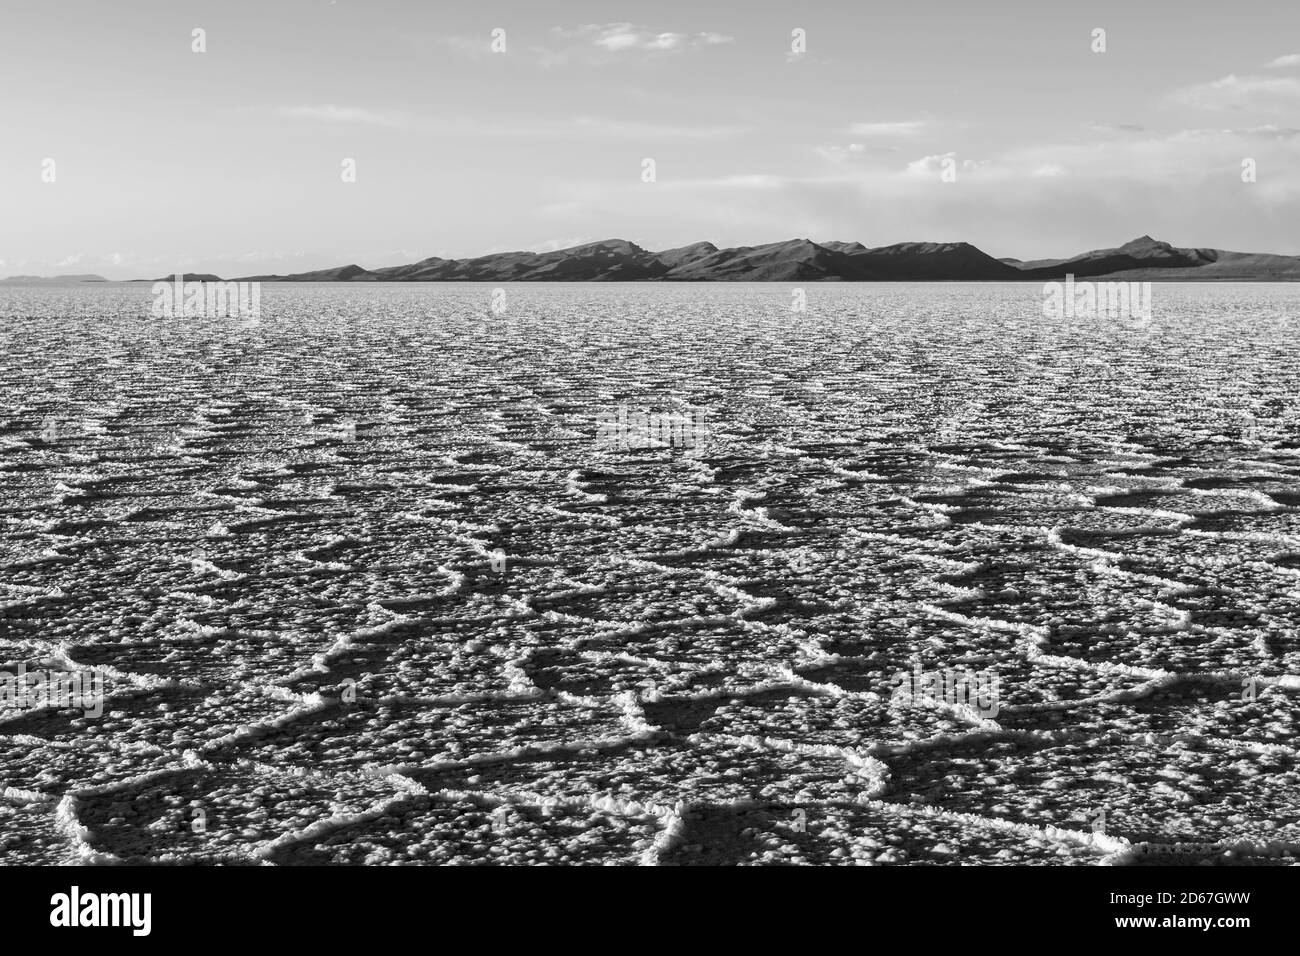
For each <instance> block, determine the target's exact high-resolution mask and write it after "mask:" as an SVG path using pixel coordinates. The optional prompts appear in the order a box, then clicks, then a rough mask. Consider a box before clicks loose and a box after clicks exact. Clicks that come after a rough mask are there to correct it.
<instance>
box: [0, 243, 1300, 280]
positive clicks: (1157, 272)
mask: <svg viewBox="0 0 1300 956" xmlns="http://www.w3.org/2000/svg"><path fill="white" fill-rule="evenodd" d="M1066 275H1073V276H1074V277H1075V278H1076V279H1101V280H1118V279H1124V280H1133V281H1145V280H1156V281H1159V280H1170V281H1219V282H1253V281H1273V282H1290V281H1300V256H1280V255H1272V254H1269V253H1248V252H1228V251H1226V250H1223V249H1183V248H1179V247H1177V246H1172V245H1170V244H1169V243H1167V242H1159V241H1157V240H1155V239H1152V238H1151V237H1150V236H1142V237H1140V238H1138V239H1134V240H1133V241H1132V242H1128V243H1125V244H1124V245H1122V246H1118V247H1116V248H1114V249H1094V250H1093V251H1091V252H1084V253H1081V254H1080V255H1077V256H1072V257H1070V258H1068V259H1034V260H1029V261H1024V260H1020V259H995V258H993V257H992V256H990V255H988V254H987V253H984V252H982V251H980V250H979V249H977V248H975V247H974V246H972V245H971V244H970V243H967V242H900V243H897V244H895V245H892V246H879V247H877V248H874V249H871V248H867V247H866V246H864V245H863V244H862V243H860V242H821V243H817V242H813V241H811V240H809V239H790V240H788V241H786V242H772V243H768V244H766V245H761V246H738V247H736V248H734V249H719V248H718V247H717V246H715V245H714V244H713V243H711V242H696V243H692V244H691V245H688V246H681V247H679V248H676V249H666V250H664V251H662V252H650V251H648V250H646V249H643V248H641V247H640V246H638V245H636V244H635V243H632V242H628V241H627V240H626V239H607V240H605V241H604V242H592V243H587V244H585V245H580V246H574V247H572V248H570V249H559V250H557V251H554V252H501V253H495V254H493V255H487V256H478V257H476V258H472V259H439V258H436V257H435V258H430V259H421V260H420V261H419V262H413V263H411V264H410V265H400V266H386V267H383V268H379V269H365V268H362V267H361V266H359V265H347V266H339V267H337V268H334V269H321V270H318V271H315V272H301V273H297V274H294V275H256V276H242V277H240V278H239V279H237V280H232V281H240V282H640V281H665V282H718V281H746V282H818V281H845V282H895V281H921V282H925V281H943V280H961V281H1003V282H1007V281H1011V282H1014V281H1017V280H1024V281H1043V280H1050V279H1062V278H1064V277H1065V276H1066ZM171 278H172V277H170V276H165V277H163V280H162V281H170V280H171ZM74 280H76V281H103V280H101V279H100V278H99V277H98V276H60V277H58V278H55V279H41V278H38V277H36V276H16V277H14V278H12V279H3V280H0V282H5V283H24V284H26V283H51V282H69V281H74ZM184 280H185V281H197V280H206V281H221V280H219V279H218V277H217V276H215V275H210V274H206V273H205V274H191V273H187V274H186V275H185V276H184ZM140 281H157V280H140Z"/></svg>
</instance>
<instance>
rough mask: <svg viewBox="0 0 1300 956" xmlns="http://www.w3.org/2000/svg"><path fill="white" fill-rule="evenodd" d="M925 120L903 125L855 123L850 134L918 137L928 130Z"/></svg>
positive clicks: (909, 121) (850, 128)
mask: <svg viewBox="0 0 1300 956" xmlns="http://www.w3.org/2000/svg"><path fill="white" fill-rule="evenodd" d="M926 125H927V124H926V122H925V121H924V120H905V121H903V122H901V123H854V124H852V125H851V126H849V129H848V131H849V133H851V134H852V135H854V136H916V135H917V134H919V133H921V132H922V131H924V130H925V128H926Z"/></svg>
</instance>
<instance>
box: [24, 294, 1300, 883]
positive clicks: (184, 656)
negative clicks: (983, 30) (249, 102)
mask: <svg viewBox="0 0 1300 956" xmlns="http://www.w3.org/2000/svg"><path fill="white" fill-rule="evenodd" d="M145 291H147V290H145V289H144V288H143V287H139V288H136V289H129V288H125V289H124V288H115V287H108V286H106V287H99V288H90V289H80V290H77V291H76V292H75V293H74V294H71V295H69V293H67V292H66V291H60V292H58V293H54V292H51V291H49V290H17V289H14V290H6V292H5V293H4V298H3V299H2V300H0V346H2V347H3V351H0V355H2V356H3V358H2V359H0V369H2V370H3V373H4V374H3V375H2V376H0V383H2V384H0V388H3V390H4V397H5V399H6V401H5V402H4V403H3V405H0V407H2V408H3V409H4V412H3V413H2V414H0V522H2V524H0V661H2V662H3V663H4V664H6V665H7V666H10V667H12V666H13V665H16V664H17V663H18V662H25V663H26V664H27V666H28V667H29V668H31V667H34V666H44V667H50V668H53V669H65V670H76V669H81V668H85V667H90V666H104V667H107V668H109V675H110V677H109V679H108V680H109V683H108V686H109V690H110V697H109V700H108V701H106V706H105V713H104V715H103V716H102V717H99V718H88V717H86V716H85V715H83V714H82V713H81V712H80V711H77V710H74V711H55V710H45V711H36V712H30V711H29V712H20V711H17V710H16V709H14V708H12V707H8V708H3V707H0V768H3V770H2V772H0V861H2V862H6V863H23V862H44V863H51V862H61V861H65V860H79V861H83V862H97V863H107V862H112V861H114V860H126V861H130V862H155V863H187V862H188V863H226V864H231V863H248V864H263V863H272V864H279V865H294V864H304V863H332V864H362V863H371V864H379V863H385V864H386V863H392V864H427V863H583V864H588V863H590V864H638V863H639V864H645V863H651V864H654V863H660V864H666V865H699V864H711V863H712V864H717V863H724V864H794V863H830V864H861V865H872V864H876V865H906V864H951V863H1004V862H1022V863H1035V864H1085V865H1086V864H1095V863H1112V864H1127V865H1146V864H1153V863H1155V864H1159V863H1163V862H1185V861H1190V862H1206V863H1219V864H1224V863H1227V864H1265V863H1279V862H1281V863H1285V862H1290V861H1291V860H1292V859H1293V857H1294V855H1295V852H1296V849H1297V847H1300V834H1297V832H1296V826H1297V823H1296V821H1297V820H1300V807H1297V806H1296V804H1295V797H1294V794H1295V793H1296V792H1300V791H1297V788H1296V783H1297V780H1296V774H1297V767H1296V750H1295V745H1294V741H1295V733H1294V731H1295V722H1296V720H1297V719H1300V709H1298V708H1297V699H1296V694H1297V693H1298V692H1300V626H1298V625H1297V622H1296V613H1297V607H1300V602H1298V601H1297V597H1300V558H1297V557H1296V556H1297V555H1300V507H1297V506H1298V505H1300V481H1298V480H1297V475H1298V474H1300V472H1298V470H1297V462H1296V445H1297V436H1300V427H1298V426H1300V416H1297V415H1296V414H1295V396H1296V394H1297V393H1296V386H1297V374H1298V373H1297V363H1296V361H1295V358H1296V356H1295V350H1296V347H1295V344H1294V343H1295V336H1294V332H1293V327H1292V325H1291V315H1292V314H1293V313H1294V307H1295V305H1296V304H1297V303H1296V298H1297V295H1300V293H1297V292H1296V291H1295V290H1294V289H1293V288H1291V287H1280V286H1279V287H1273V286H1263V285H1257V286H1250V287H1235V288H1229V287H1219V288H1216V289H1208V288H1201V289H1189V288H1182V287H1176V286H1164V287H1162V294H1163V296H1164V297H1165V302H1164V303H1163V304H1162V308H1161V312H1162V315H1163V316H1164V322H1163V323H1162V322H1156V323H1153V324H1152V326H1150V327H1146V328H1134V327H1126V326H1124V325H1122V324H1115V323H1104V322H1103V323H1078V324H1074V325H1065V324H1063V323H1053V322H1045V321H1043V320H1042V318H1041V316H1040V315H1039V304H1040V303H1039V300H1038V297H1037V296H1036V294H1035V292H1034V290H1033V289H1032V288H1030V287H1018V286H1015V287H1012V286H1008V287H996V286H974V287H964V286H963V287H960V288H959V287H955V286H954V287H943V288H942V289H938V288H934V287H924V286H907V287H903V286H899V287H883V288H882V287H853V288H848V287H839V288H834V287H818V288H817V289H816V290H815V293H814V294H812V295H810V302H811V303H812V305H811V306H810V312H809V313H807V314H804V315H792V314H791V313H789V312H788V311H787V309H788V303H789V301H790V299H789V295H788V290H786V289H775V288H771V287H744V286H737V287H728V288H725V289H715V288H712V287H692V288H676V287H673V288H662V289H661V288H654V289H651V288H648V287H638V288H636V289H635V290H624V289H623V288H621V287H618V286H608V287H602V288H594V287H590V286H574V287H567V286H557V287H551V288H541V287H537V288H533V289H527V290H518V293H517V294H518V298H517V299H512V308H511V310H510V311H509V312H508V313H507V315H506V316H505V317H495V318H494V317H492V316H491V313H489V312H487V311H486V309H485V301H486V300H485V291H486V290H484V289H482V288H480V287H474V286H466V287H461V286H447V287H438V288H436V289H419V288H400V289H399V288H373V289H364V290H359V289H353V288H332V287H323V288H291V287H268V288H267V289H266V290H264V302H265V305H266V309H267V318H266V319H264V320H263V321H262V322H261V323H258V324H252V325H249V324H244V323H237V322H236V323H232V322H227V321H223V320H177V321H175V322H158V321H156V320H147V319H145V318H144V317H143V316H144V315H145V313H146V312H147V305H148V303H147V301H145V297H144V293H145ZM630 293H631V294H630ZM512 294H513V293H512ZM619 404H626V405H628V406H629V407H630V408H633V409H638V410H650V409H657V410H661V411H673V410H681V409H684V408H688V407H690V408H696V409H701V408H703V409H705V410H706V420H707V422H708V426H709V435H708V438H707V442H706V443H705V444H704V446H703V447H701V448H699V449H694V450H689V451H691V453H690V454H688V453H686V452H687V451H688V450H684V449H654V448H649V449H636V450H625V451H620V450H617V449H610V448H608V447H605V446H602V445H601V444H600V443H598V442H597V441H596V429H595V416H596V414H597V413H599V412H601V411H607V410H610V409H612V408H615V407H617V406H618V405H619ZM1248 416H1253V418H1252V417H1248ZM51 419H54V420H56V422H57V423H58V428H57V437H55V438H53V439H52V440H46V439H43V438H42V437H41V433H42V430H43V428H44V425H45V424H46V423H47V422H48V421H49V420H51ZM1252 422H1253V431H1251V430H1250V429H1247V428H1246V427H1245V426H1246V425H1248V424H1251V423H1252ZM498 549H500V551H502V552H504V553H505V554H506V556H507V570H506V572H505V573H499V572H498V571H497V570H494V567H493V564H492V560H491V555H492V554H493V553H494V552H495V551H497V550H498ZM917 666H919V667H922V668H924V669H926V670H930V671H942V670H944V669H946V668H969V669H971V670H986V671H990V672H993V673H996V674H997V676H998V678H999V695H998V703H999V707H1000V709H999V712H998V713H997V715H996V716H992V717H990V716H988V715H981V714H979V713H977V712H975V711H973V710H971V709H969V708H961V707H953V706H950V705H944V704H934V703H926V702H924V701H913V702H908V701H903V700H897V699H893V698H892V697H891V690H892V688H893V686H894V685H893V681H892V677H893V675H894V674H896V673H897V672H899V671H911V670H912V669H913V668H914V667H917ZM0 669H3V668H0ZM1252 678H1253V683H1252V682H1251V679H1252ZM1243 681H1246V682H1247V686H1246V687H1243ZM1101 812H1104V813H1105V823H1104V825H1102V826H1101V832H1098V830H1097V827H1098V824H1097V823H1096V820H1097V816H1098V814H1099V813H1101ZM196 821H200V823H198V824H196Z"/></svg>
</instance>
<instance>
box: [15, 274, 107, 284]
mask: <svg viewBox="0 0 1300 956" xmlns="http://www.w3.org/2000/svg"><path fill="white" fill-rule="evenodd" d="M107 281H108V280H107V279H105V278H104V277H103V276H97V275H90V274H86V275H74V276H10V277H9V278H7V279H0V284H5V285H63V284H64V283H65V282H107Z"/></svg>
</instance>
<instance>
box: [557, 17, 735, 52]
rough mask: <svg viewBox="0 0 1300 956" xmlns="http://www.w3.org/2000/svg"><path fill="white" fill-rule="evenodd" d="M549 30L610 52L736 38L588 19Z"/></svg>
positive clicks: (710, 43)
mask: <svg viewBox="0 0 1300 956" xmlns="http://www.w3.org/2000/svg"><path fill="white" fill-rule="evenodd" d="M551 32H552V33H554V34H555V35H556V36H559V37H561V38H562V39H566V40H584V41H589V42H590V43H591V44H592V45H594V46H596V47H598V48H600V49H602V50H605V51H608V52H611V53H617V52H620V51H623V50H648V51H651V52H665V51H668V50H684V49H687V48H690V47H703V46H720V45H721V44H724V43H731V42H733V41H734V39H735V38H734V37H729V36H726V35H725V34H721V33H714V32H711V31H710V32H704V33H694V34H688V33H673V32H663V33H653V32H651V31H649V30H647V29H646V28H645V27H642V26H639V25H637V24H634V23H603V24H602V23H587V24H583V25H582V26H580V27H577V28H576V29H573V30H566V29H564V28H562V27H555V28H554V29H553V30H552V31H551Z"/></svg>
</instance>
